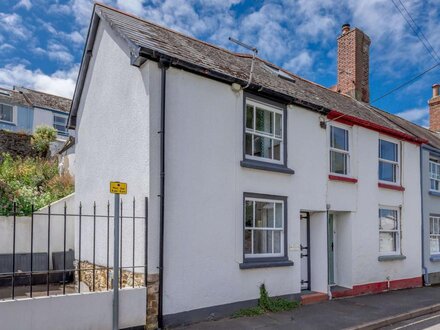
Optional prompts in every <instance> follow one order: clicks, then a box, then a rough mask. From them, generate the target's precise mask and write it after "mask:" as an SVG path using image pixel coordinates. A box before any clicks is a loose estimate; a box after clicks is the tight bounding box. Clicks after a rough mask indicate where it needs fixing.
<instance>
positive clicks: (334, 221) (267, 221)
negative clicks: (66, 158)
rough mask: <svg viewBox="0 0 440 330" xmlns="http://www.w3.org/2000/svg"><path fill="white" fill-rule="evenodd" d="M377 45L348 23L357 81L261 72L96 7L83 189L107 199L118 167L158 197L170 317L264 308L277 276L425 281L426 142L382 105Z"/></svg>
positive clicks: (153, 221)
mask: <svg viewBox="0 0 440 330" xmlns="http://www.w3.org/2000/svg"><path fill="white" fill-rule="evenodd" d="M368 46H369V39H368V37H367V36H366V35H365V34H363V33H362V31H360V30H358V29H350V27H349V26H346V25H345V26H344V29H343V34H342V35H341V36H340V37H339V39H338V48H339V49H338V58H339V65H342V66H344V65H345V66H347V65H348V66H350V65H352V66H353V67H348V68H347V69H350V68H351V69H353V71H351V72H354V74H355V76H356V78H355V79H354V83H347V78H344V77H342V76H340V77H339V78H338V85H337V86H336V87H335V88H333V90H331V89H328V88H325V87H322V86H319V85H317V84H315V83H312V82H309V81H307V80H305V79H303V78H301V77H298V76H296V75H294V74H291V73H290V72H287V71H285V70H283V69H281V68H279V67H277V66H275V65H273V64H271V63H268V62H266V61H264V60H262V59H259V58H257V59H255V61H254V65H253V74H252V77H250V72H251V66H252V65H251V64H252V61H253V60H252V56H250V55H243V54H235V53H232V52H230V51H228V50H225V49H222V48H219V47H216V46H214V45H210V44H207V43H205V42H202V41H199V40H196V39H194V38H191V37H188V36H185V35H182V34H180V33H177V32H175V31H172V30H169V29H167V28H164V27H161V26H158V25H155V24H153V23H150V22H147V21H144V20H141V19H139V18H136V17H134V16H131V15H129V14H126V13H123V12H120V11H117V10H115V9H113V8H110V7H106V6H104V5H98V4H97V5H95V8H94V14H93V17H92V21H91V24H90V29H89V34H88V38H87V44H86V49H85V51H84V56H83V60H82V64H81V69H80V74H79V79H78V83H77V87H76V91H75V95H74V99H73V105H72V110H71V113H70V118H69V124H70V127H71V128H75V129H76V131H77V145H76V157H77V158H76V163H77V172H76V177H75V178H76V198H77V200H78V201H83V202H84V201H91V200H97V204H98V205H102V204H103V203H105V202H106V201H107V199H109V198H110V195H109V192H108V182H109V181H111V180H120V181H124V182H127V183H128V186H129V196H128V198H130V197H131V196H136V197H137V198H139V197H144V196H147V197H149V201H150V205H149V224H150V227H149V242H148V252H149V263H148V265H149V273H150V274H158V280H159V288H160V289H159V292H158V294H157V296H152V297H150V296H149V298H150V299H153V300H154V299H157V304H158V314H159V315H158V316H159V325H160V326H163V325H172V324H178V323H182V322H188V321H192V320H201V319H206V318H207V317H212V316H213V315H214V316H216V317H219V316H222V315H227V314H230V313H231V312H233V311H234V310H237V309H238V308H241V307H246V306H251V305H252V304H255V302H256V299H257V298H258V296H259V292H258V288H259V285H260V284H261V283H265V285H266V287H267V289H268V290H269V292H270V294H271V295H273V296H285V297H290V298H295V299H302V300H303V301H304V302H305V303H307V302H312V301H315V300H322V299H328V298H329V297H330V298H331V297H339V296H348V295H357V294H363V293H370V292H379V291H385V290H389V289H398V288H407V287H416V286H421V285H422V279H421V274H422V273H421V194H420V163H419V153H420V144H422V143H424V142H426V141H425V140H423V139H421V138H418V137H417V136H415V135H413V134H411V133H410V132H408V131H406V130H404V129H403V128H401V126H399V125H397V124H395V123H394V122H393V121H392V120H391V119H390V117H391V118H392V116H390V115H386V114H385V113H384V112H382V111H381V110H379V109H377V108H374V107H372V106H370V105H369V104H368V94H369V93H368ZM359 49H362V51H363V54H364V56H361V57H359V56H355V53H356V52H359ZM365 70H366V71H365ZM338 71H340V70H338ZM350 81H351V82H353V78H350ZM83 251H85V252H83V253H84V254H86V253H87V251H86V250H85V249H83ZM137 256H139V257H140V258H142V257H143V255H142V250H140V251H139V253H137ZM103 260H104V256H99V255H98V256H97V257H96V262H97V263H100V262H104V261H103ZM149 305H150V304H149ZM153 305H154V304H153ZM153 310H154V308H153Z"/></svg>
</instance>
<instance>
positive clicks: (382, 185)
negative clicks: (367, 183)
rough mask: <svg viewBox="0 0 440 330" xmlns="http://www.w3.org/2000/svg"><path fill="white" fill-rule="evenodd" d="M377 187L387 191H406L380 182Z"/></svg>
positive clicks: (400, 187)
mask: <svg viewBox="0 0 440 330" xmlns="http://www.w3.org/2000/svg"><path fill="white" fill-rule="evenodd" d="M377 186H378V187H379V188H385V189H391V190H397V191H405V187H402V186H395V185H393V184H386V183H382V182H379V183H378V184H377Z"/></svg>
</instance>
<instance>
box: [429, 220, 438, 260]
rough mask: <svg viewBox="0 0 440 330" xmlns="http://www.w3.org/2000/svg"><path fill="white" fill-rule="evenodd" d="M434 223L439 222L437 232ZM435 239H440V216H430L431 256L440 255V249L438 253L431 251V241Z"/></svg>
mask: <svg viewBox="0 0 440 330" xmlns="http://www.w3.org/2000/svg"><path fill="white" fill-rule="evenodd" d="M432 221H433V222H437V231H435V230H433V228H434V227H435V226H433V224H432ZM433 238H436V239H437V240H438V239H439V238H440V215H430V216H429V251H430V254H431V255H440V247H439V250H438V251H434V252H433V251H431V239H433Z"/></svg>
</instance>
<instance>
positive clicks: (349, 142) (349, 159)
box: [328, 123, 352, 177]
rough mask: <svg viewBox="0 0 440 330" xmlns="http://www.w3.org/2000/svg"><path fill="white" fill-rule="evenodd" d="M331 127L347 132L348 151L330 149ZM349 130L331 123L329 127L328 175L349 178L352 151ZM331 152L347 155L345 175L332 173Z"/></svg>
mask: <svg viewBox="0 0 440 330" xmlns="http://www.w3.org/2000/svg"><path fill="white" fill-rule="evenodd" d="M332 127H336V128H340V129H343V130H345V131H346V132H347V138H348V144H347V146H348V150H343V149H338V148H334V147H332V133H331V131H332ZM351 135H352V134H351V129H349V128H348V127H346V126H343V125H338V124H335V123H332V124H331V125H330V129H329V135H328V136H329V150H330V151H329V173H330V174H333V175H338V176H344V177H351V175H352V173H351V150H352V146H351ZM332 151H333V152H337V153H341V154H345V155H347V173H346V174H340V173H336V172H332V163H331V162H332V158H331V153H332Z"/></svg>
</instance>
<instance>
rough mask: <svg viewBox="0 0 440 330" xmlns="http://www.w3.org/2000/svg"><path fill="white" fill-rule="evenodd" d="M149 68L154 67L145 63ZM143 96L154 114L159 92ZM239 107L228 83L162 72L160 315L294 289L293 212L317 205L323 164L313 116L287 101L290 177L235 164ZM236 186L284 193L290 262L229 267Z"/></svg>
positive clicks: (237, 243)
mask: <svg viewBox="0 0 440 330" xmlns="http://www.w3.org/2000/svg"><path fill="white" fill-rule="evenodd" d="M150 68H151V70H150V72H152V73H153V72H154V71H156V72H158V69H157V66H156V64H155V63H150ZM155 77H156V78H157V79H158V78H159V75H158V73H156V74H155ZM154 85H157V86H158V85H159V80H157V81H156V84H154ZM154 85H153V84H152V83H151V86H154ZM151 95H152V97H151V100H152V101H151V105H152V108H151V109H152V111H155V110H154V109H157V108H155V107H157V106H158V105H159V102H157V99H156V101H154V100H155V97H158V96H159V94H156V93H151ZM242 105H243V98H242V93H239V94H235V93H234V92H233V91H232V90H231V88H230V86H229V85H226V84H221V83H218V82H215V81H212V80H207V79H204V78H202V77H199V76H195V75H192V74H189V73H186V72H184V71H181V70H176V69H174V68H171V69H169V70H168V72H167V106H166V116H167V117H166V118H167V121H166V132H167V133H166V141H167V143H166V162H167V163H166V164H167V165H166V198H165V251H164V254H165V265H164V277H165V284H164V290H165V291H164V313H165V314H172V313H177V312H182V311H186V310H192V309H196V308H202V307H208V306H213V305H220V304H226V303H231V302H236V301H243V300H248V299H255V298H257V297H258V295H259V293H258V287H259V285H260V284H261V283H263V282H264V283H265V284H266V287H267V289H268V290H269V292H270V294H271V295H283V294H292V293H299V292H300V251H299V244H300V237H299V221H300V220H299V214H300V210H301V209H312V210H317V209H318V210H325V185H324V184H323V182H325V181H326V174H327V172H326V171H327V170H326V164H323V163H322V162H320V161H319V156H320V155H321V154H322V153H324V152H325V143H321V144H319V143H316V141H317V140H318V141H319V139H320V138H321V139H325V131H324V130H322V129H320V128H319V118H318V117H319V116H318V115H317V114H316V113H313V112H311V111H305V110H303V109H299V108H297V107H289V110H288V116H287V118H288V126H289V130H288V134H289V137H288V141H289V144H288V148H289V155H288V166H289V167H291V168H293V169H294V170H295V171H297V173H298V174H294V175H286V174H279V173H273V172H267V171H258V170H252V169H244V168H241V167H240V160H242V152H243V150H242V139H243V137H242V134H243V128H242V125H243V120H242V118H243V108H242ZM154 106H155V107H154ZM156 111H158V110H156ZM151 123H152V125H153V121H151ZM156 125H157V121H156ZM156 127H157V126H156ZM153 130H157V129H156V128H153V126H152V127H151V131H153ZM151 145H153V140H152V144H151ZM310 149H313V150H315V151H316V153H315V152H314V153H311V152H310ZM152 154H153V155H154V154H155V153H154V150H153V149H152ZM156 154H158V150H157V153H156ZM304 157H307V161H304ZM309 157H310V158H309ZM314 157H316V158H314ZM305 168H308V171H307V172H306V171H305ZM312 171H313V173H314V175H313V176H310V175H307V173H310V172H312ZM155 177H157V178H158V175H157V174H156V175H155ZM155 177H152V180H155V179H154V178H155ZM244 192H253V193H263V194H273V195H281V196H287V197H288V246H289V251H288V252H289V259H290V260H292V261H294V263H295V265H294V266H293V267H280V268H266V269H250V270H240V269H239V264H240V263H241V262H242V261H243V260H242V259H243V257H242V253H243V239H242V237H243V236H242V235H243V193H244ZM151 194H152V193H151ZM156 194H157V193H156ZM309 196H314V198H309ZM152 207H154V206H152ZM188 297H192V299H188Z"/></svg>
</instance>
